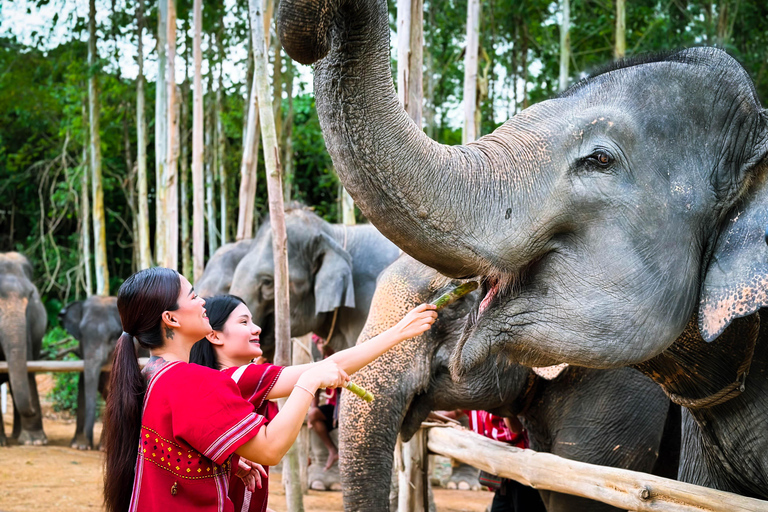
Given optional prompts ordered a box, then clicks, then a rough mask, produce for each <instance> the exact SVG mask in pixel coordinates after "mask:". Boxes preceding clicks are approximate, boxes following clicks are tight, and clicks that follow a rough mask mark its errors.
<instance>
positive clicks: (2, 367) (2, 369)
mask: <svg viewBox="0 0 768 512" xmlns="http://www.w3.org/2000/svg"><path fill="white" fill-rule="evenodd" d="M148 360H149V358H148V357H140V358H139V367H140V368H144V365H145V364H147V361H148ZM84 364H85V362H84V361H79V360H78V361H27V371H28V372H82V371H83V367H84ZM111 369H112V365H111V364H106V365H104V366H103V367H102V368H101V370H102V371H105V372H108V371H109V370H111ZM0 373H8V362H7V361H0Z"/></svg>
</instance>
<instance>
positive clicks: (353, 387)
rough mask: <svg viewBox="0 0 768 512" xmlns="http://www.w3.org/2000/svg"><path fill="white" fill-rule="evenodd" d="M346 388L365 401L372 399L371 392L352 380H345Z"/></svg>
mask: <svg viewBox="0 0 768 512" xmlns="http://www.w3.org/2000/svg"><path fill="white" fill-rule="evenodd" d="M347 389H348V390H350V391H351V392H352V393H354V394H356V395H357V396H359V397H360V398H362V399H363V400H365V401H366V402H370V401H371V400H373V393H371V392H370V391H368V390H367V389H365V388H363V387H360V386H358V385H357V384H355V383H354V382H352V381H349V382H347Z"/></svg>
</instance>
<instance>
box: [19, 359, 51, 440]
mask: <svg viewBox="0 0 768 512" xmlns="http://www.w3.org/2000/svg"><path fill="white" fill-rule="evenodd" d="M27 379H28V382H29V399H30V402H31V404H32V407H33V408H34V413H33V414H32V415H31V416H22V417H21V432H20V433H19V443H20V444H27V445H35V446H41V445H44V444H48V438H47V437H46V435H45V432H43V413H42V410H41V409H40V396H39V395H38V393H37V381H36V380H35V374H34V373H31V372H30V373H29V374H28V377H27Z"/></svg>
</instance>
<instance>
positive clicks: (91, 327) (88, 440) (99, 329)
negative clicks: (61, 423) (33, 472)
mask: <svg viewBox="0 0 768 512" xmlns="http://www.w3.org/2000/svg"><path fill="white" fill-rule="evenodd" d="M59 321H60V322H61V324H62V326H63V327H64V329H66V331H67V332H68V333H69V334H71V335H72V337H74V338H75V339H76V340H77V341H78V342H79V343H80V346H79V349H78V355H79V356H80V358H81V359H82V360H83V364H84V369H83V373H81V374H80V379H79V382H78V386H77V426H76V428H75V436H74V437H73V438H72V442H71V446H72V448H77V449H79V450H90V449H92V448H93V446H94V443H93V425H94V423H95V422H96V399H97V394H98V393H99V392H101V393H102V396H104V397H105V398H106V384H107V375H108V374H107V373H106V372H102V371H101V368H102V367H103V366H104V365H105V364H107V363H109V362H110V360H111V358H112V353H113V352H114V350H115V344H116V343H117V339H118V338H119V337H120V334H121V333H122V331H123V328H122V324H121V323H120V314H119V313H118V311H117V298H116V297H99V296H95V295H94V296H91V297H88V298H87V299H86V300H79V301H75V302H72V303H70V304H68V305H67V306H66V307H64V308H63V309H62V310H61V312H60V313H59Z"/></svg>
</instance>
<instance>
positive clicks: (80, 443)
mask: <svg viewBox="0 0 768 512" xmlns="http://www.w3.org/2000/svg"><path fill="white" fill-rule="evenodd" d="M69 446H70V447H71V448H74V449H75V450H93V444H92V443H91V442H90V441H89V440H88V438H87V437H85V435H83V434H77V435H75V437H73V438H72V441H71V442H70V443H69Z"/></svg>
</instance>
